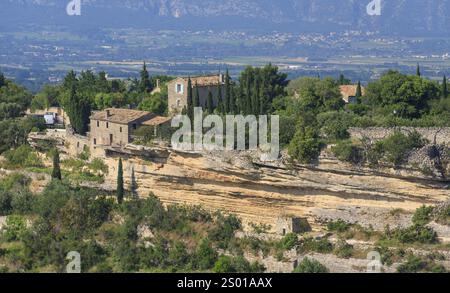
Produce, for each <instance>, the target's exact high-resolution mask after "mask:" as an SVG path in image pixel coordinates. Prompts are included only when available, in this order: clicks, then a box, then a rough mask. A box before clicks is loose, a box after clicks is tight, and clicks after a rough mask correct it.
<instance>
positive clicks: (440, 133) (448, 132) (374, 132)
mask: <svg viewBox="0 0 450 293" xmlns="http://www.w3.org/2000/svg"><path fill="white" fill-rule="evenodd" d="M396 130H400V131H402V132H403V133H405V134H407V133H411V132H413V131H414V130H416V131H417V132H419V133H420V134H421V135H422V136H423V137H424V138H426V139H428V140H429V141H430V142H433V141H434V139H435V137H436V142H437V143H438V144H450V127H444V128H438V127H430V128H414V127H392V128H383V127H368V128H350V129H349V132H350V135H351V137H352V138H359V139H361V138H363V137H368V138H369V139H371V140H381V139H383V138H386V137H388V136H389V135H391V134H392V133H394V131H396Z"/></svg>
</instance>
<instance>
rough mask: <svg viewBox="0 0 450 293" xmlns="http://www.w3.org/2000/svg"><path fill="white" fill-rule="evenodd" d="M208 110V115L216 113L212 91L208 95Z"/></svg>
mask: <svg viewBox="0 0 450 293" xmlns="http://www.w3.org/2000/svg"><path fill="white" fill-rule="evenodd" d="M206 108H207V109H208V114H212V113H214V101H213V94H212V92H211V91H209V93H208V100H207V101H206Z"/></svg>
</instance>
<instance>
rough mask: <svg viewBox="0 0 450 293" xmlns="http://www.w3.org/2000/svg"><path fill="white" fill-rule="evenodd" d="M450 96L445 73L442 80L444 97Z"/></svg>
mask: <svg viewBox="0 0 450 293" xmlns="http://www.w3.org/2000/svg"><path fill="white" fill-rule="evenodd" d="M447 97H448V88H447V77H446V76H445V75H444V79H443V80H442V98H444V99H445V98H447Z"/></svg>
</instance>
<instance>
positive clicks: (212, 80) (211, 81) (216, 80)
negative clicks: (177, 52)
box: [182, 74, 224, 86]
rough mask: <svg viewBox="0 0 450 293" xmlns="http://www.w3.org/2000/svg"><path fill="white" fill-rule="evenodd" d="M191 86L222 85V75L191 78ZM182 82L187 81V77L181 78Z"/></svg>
mask: <svg viewBox="0 0 450 293" xmlns="http://www.w3.org/2000/svg"><path fill="white" fill-rule="evenodd" d="M190 78H191V82H192V86H195V85H198V86H214V85H219V84H224V80H223V79H224V76H223V75H222V74H215V75H203V76H191V77H190ZM182 79H184V81H186V82H187V81H188V79H189V77H182Z"/></svg>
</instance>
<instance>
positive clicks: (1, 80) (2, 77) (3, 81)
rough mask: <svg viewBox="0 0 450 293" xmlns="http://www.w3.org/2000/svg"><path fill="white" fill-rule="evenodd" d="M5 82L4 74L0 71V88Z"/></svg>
mask: <svg viewBox="0 0 450 293" xmlns="http://www.w3.org/2000/svg"><path fill="white" fill-rule="evenodd" d="M5 84H6V79H5V76H4V75H3V73H2V72H0V88H2V87H3V86H4V85H5Z"/></svg>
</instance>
